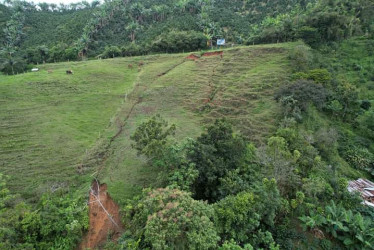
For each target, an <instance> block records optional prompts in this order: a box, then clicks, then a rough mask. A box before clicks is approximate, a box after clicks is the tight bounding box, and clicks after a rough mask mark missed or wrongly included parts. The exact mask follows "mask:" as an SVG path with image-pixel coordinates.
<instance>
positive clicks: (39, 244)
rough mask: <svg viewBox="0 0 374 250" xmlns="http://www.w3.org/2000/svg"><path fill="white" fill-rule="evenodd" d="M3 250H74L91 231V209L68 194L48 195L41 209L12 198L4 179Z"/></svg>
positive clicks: (0, 202)
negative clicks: (71, 249)
mask: <svg viewBox="0 0 374 250" xmlns="http://www.w3.org/2000/svg"><path fill="white" fill-rule="evenodd" d="M0 178H1V179H0V194H1V197H0V209H1V210H0V224H1V225H2V226H1V230H0V241H1V243H0V247H1V248H3V249H10V248H12V249H13V248H15V249H28V248H30V249H34V248H36V249H51V248H52V249H70V248H74V247H75V246H76V244H77V242H79V240H80V239H81V237H82V235H83V232H84V231H85V230H87V227H88V214H87V206H86V204H85V203H84V202H83V200H82V199H77V198H75V197H73V196H71V195H66V194H63V193H61V194H58V193H55V194H45V195H44V196H43V197H42V198H41V200H40V202H39V204H38V206H37V209H35V210H33V209H32V208H31V207H30V206H29V205H26V204H25V203H24V202H22V201H20V200H19V199H18V198H17V197H16V196H14V195H10V193H9V190H8V189H7V188H6V180H5V178H4V176H3V175H0Z"/></svg>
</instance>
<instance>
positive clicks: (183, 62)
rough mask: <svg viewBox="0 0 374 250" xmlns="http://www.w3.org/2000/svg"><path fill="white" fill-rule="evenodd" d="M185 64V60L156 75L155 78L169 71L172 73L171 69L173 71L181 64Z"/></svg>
mask: <svg viewBox="0 0 374 250" xmlns="http://www.w3.org/2000/svg"><path fill="white" fill-rule="evenodd" d="M185 62H186V60H183V61H182V62H180V63H178V64H176V65H174V66H173V67H171V68H170V69H168V70H166V71H165V72H162V73H160V74H158V75H157V76H158V77H161V76H164V75H166V74H167V73H169V72H170V71H172V70H173V69H175V68H176V67H178V66H179V65H182V64H183V63H185Z"/></svg>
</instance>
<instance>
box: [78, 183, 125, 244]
mask: <svg viewBox="0 0 374 250" xmlns="http://www.w3.org/2000/svg"><path fill="white" fill-rule="evenodd" d="M89 221H90V224H89V229H88V233H87V234H86V236H85V237H84V239H83V240H82V243H81V244H80V246H79V249H82V250H83V249H87V248H89V249H94V248H95V247H98V246H100V244H103V243H105V242H106V241H107V240H108V238H109V239H110V238H111V239H112V240H116V239H118V237H119V236H120V234H121V232H122V230H123V226H122V224H121V218H120V215H119V206H118V205H117V204H116V203H115V202H114V201H113V200H112V198H111V197H110V195H109V193H108V192H107V185H106V184H100V183H99V182H98V181H96V180H94V181H93V182H92V185H91V190H90V198H89Z"/></svg>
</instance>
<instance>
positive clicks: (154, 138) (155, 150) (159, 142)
mask: <svg viewBox="0 0 374 250" xmlns="http://www.w3.org/2000/svg"><path fill="white" fill-rule="evenodd" d="M175 129H176V127H175V125H174V124H173V125H171V126H168V123H167V122H166V121H165V120H164V119H162V118H161V116H159V115H157V116H154V117H152V118H151V119H149V120H148V121H146V122H143V123H142V124H140V125H139V127H138V128H137V129H136V131H135V133H134V134H133V135H132V136H131V139H132V140H133V141H134V142H135V143H134V144H133V147H134V148H135V149H136V150H137V151H138V154H143V155H145V156H147V157H148V158H154V157H160V156H161V155H162V153H163V151H164V149H165V146H166V144H167V142H168V137H169V136H170V135H174V134H175Z"/></svg>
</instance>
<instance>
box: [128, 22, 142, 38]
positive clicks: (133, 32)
mask: <svg viewBox="0 0 374 250" xmlns="http://www.w3.org/2000/svg"><path fill="white" fill-rule="evenodd" d="M140 29H141V26H140V25H139V24H138V23H137V22H134V21H132V22H131V23H130V24H128V25H127V26H126V30H128V31H130V39H131V42H134V41H135V36H136V33H137V32H138V31H139V30H140Z"/></svg>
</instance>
